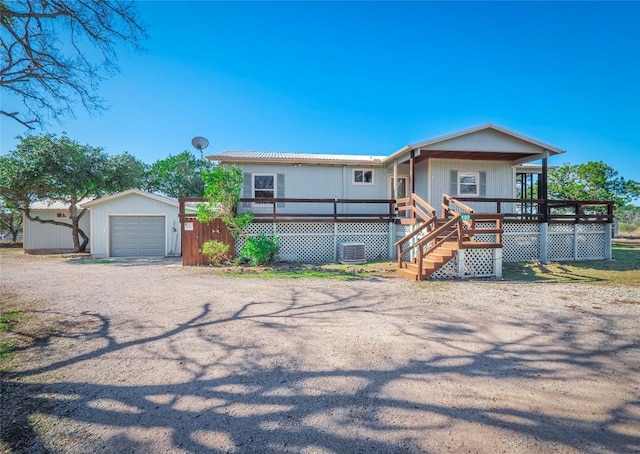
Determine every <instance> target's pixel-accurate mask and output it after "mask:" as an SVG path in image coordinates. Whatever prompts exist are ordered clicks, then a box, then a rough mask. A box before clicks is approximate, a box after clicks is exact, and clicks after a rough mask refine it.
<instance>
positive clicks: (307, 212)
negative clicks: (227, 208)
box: [238, 198, 396, 222]
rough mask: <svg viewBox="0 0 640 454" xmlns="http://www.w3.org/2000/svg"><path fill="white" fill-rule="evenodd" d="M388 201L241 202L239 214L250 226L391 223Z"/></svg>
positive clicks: (392, 207)
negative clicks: (245, 215)
mask: <svg viewBox="0 0 640 454" xmlns="http://www.w3.org/2000/svg"><path fill="white" fill-rule="evenodd" d="M395 206H396V201H395V200H392V199H296V198H242V199H240V204H239V206H238V212H239V213H253V220H254V222H287V221H290V222H291V221H295V222H393V221H394V219H395V218H396V212H395Z"/></svg>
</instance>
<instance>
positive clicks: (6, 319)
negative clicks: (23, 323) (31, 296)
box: [0, 309, 20, 333]
mask: <svg viewBox="0 0 640 454" xmlns="http://www.w3.org/2000/svg"><path fill="white" fill-rule="evenodd" d="M19 316H20V310H19V309H12V310H10V311H7V312H5V313H4V314H2V315H0V333H1V332H6V331H11V328H12V327H13V325H15V324H16V323H17V322H18V317H19Z"/></svg>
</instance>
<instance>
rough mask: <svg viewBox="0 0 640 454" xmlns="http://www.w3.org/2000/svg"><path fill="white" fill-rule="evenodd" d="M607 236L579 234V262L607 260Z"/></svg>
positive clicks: (597, 233)
mask: <svg viewBox="0 0 640 454" xmlns="http://www.w3.org/2000/svg"><path fill="white" fill-rule="evenodd" d="M605 241H606V234H605V233H599V232H595V233H594V232H589V233H581V234H580V233H579V234H578V260H581V259H582V260H585V259H587V260H601V259H604V258H605Z"/></svg>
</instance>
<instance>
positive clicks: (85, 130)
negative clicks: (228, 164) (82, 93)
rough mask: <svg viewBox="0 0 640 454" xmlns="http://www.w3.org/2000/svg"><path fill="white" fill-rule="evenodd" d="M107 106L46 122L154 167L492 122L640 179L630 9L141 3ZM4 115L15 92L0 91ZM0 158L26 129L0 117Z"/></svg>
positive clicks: (637, 9) (639, 94)
mask: <svg viewBox="0 0 640 454" xmlns="http://www.w3.org/2000/svg"><path fill="white" fill-rule="evenodd" d="M137 7H138V11H139V14H140V16H141V19H142V21H143V22H144V23H146V24H147V25H148V27H149V33H150V35H151V38H150V39H149V40H147V41H146V42H145V43H144V44H145V46H146V48H147V51H146V52H145V53H142V54H140V53H134V52H129V51H127V50H126V49H123V50H122V52H121V53H120V54H119V64H120V66H121V69H122V74H120V75H118V76H116V77H113V78H111V79H109V80H107V81H106V82H104V83H103V84H102V85H101V92H100V94H101V95H102V96H103V97H104V98H106V100H107V105H108V106H109V109H108V110H107V111H105V112H104V113H103V114H100V115H94V116H91V115H88V114H86V113H85V112H84V111H83V110H82V108H81V107H80V106H78V109H77V112H76V113H77V118H76V119H68V120H64V123H62V124H57V123H54V124H52V125H50V126H49V127H48V128H47V129H46V130H47V131H51V132H56V133H60V132H62V131H66V132H67V133H68V134H69V136H70V137H71V138H73V139H75V140H78V141H80V142H82V143H89V144H91V145H94V146H101V147H104V148H105V149H106V150H107V152H109V153H111V154H117V153H120V152H122V151H129V152H130V153H132V154H133V155H135V156H137V157H138V158H140V159H142V160H143V161H145V162H149V163H151V162H153V161H155V160H157V159H161V158H165V157H167V156H168V155H169V154H176V153H179V152H180V151H182V150H185V149H190V150H191V149H192V148H191V145H190V140H191V138H192V137H194V136H196V135H202V136H205V137H207V138H208V139H209V141H210V146H209V148H208V149H207V150H206V151H205V153H207V154H212V153H215V152H219V151H223V150H228V149H249V150H270V151H292V152H310V153H353V154H372V155H387V154H390V153H392V152H393V151H396V150H397V149H399V148H401V147H402V146H404V145H406V144H409V143H415V142H419V141H422V140H425V139H429V138H433V137H436V136H439V135H442V134H447V133H451V132H455V131H458V130H461V129H466V128H469V127H472V126H476V125H478V124H482V123H486V122H493V123H496V124H499V125H501V126H504V127H506V128H509V129H512V130H515V131H517V132H520V133H522V134H525V135H528V136H531V137H534V138H536V139H538V140H541V141H543V142H547V143H550V144H552V145H555V146H557V147H560V148H562V149H565V150H567V153H566V154H564V155H562V156H560V157H558V158H554V159H553V160H552V161H551V164H562V163H564V162H571V163H581V162H587V161H593V160H604V161H605V162H607V163H608V164H609V165H611V166H613V167H614V168H615V169H617V170H618V171H619V172H620V174H621V175H622V176H624V177H625V178H630V179H634V180H638V181H640V159H639V158H638V154H639V152H640V26H638V24H640V3H638V2H627V3H614V2H603V3H594V2H566V3H558V2H553V3H543V2H531V3H525V2H514V3H508V2H496V3H489V2H473V3H462V2H447V3H436V2H408V3H400V2H388V3H383V2H376V3H369V2H353V3H346V2H336V3H331V2H316V3H307V2H305V3H293V2H280V3H267V2H257V3H248V2H234V3H231V2H227V3H224V2H221V3H218V2H205V1H199V2H171V1H163V2H138V3H137ZM2 103H3V105H4V106H6V109H5V110H8V108H10V107H11V105H12V104H13V105H14V107H15V100H13V99H11V98H8V97H6V96H4V95H3V99H2ZM0 127H1V129H2V142H1V149H2V153H6V152H8V151H9V150H11V149H12V148H13V147H14V146H15V144H16V141H15V139H14V137H15V136H16V135H18V134H22V133H24V132H25V130H24V129H23V128H22V127H21V126H20V125H19V124H18V123H16V122H13V121H12V120H9V119H6V118H2V119H1V124H0Z"/></svg>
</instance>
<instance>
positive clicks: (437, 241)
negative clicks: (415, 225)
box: [395, 212, 462, 277]
mask: <svg viewBox="0 0 640 454" xmlns="http://www.w3.org/2000/svg"><path fill="white" fill-rule="evenodd" d="M460 219H461V216H460V214H459V213H455V212H454V213H453V214H452V217H451V218H450V219H448V220H447V221H446V222H445V223H444V224H442V225H440V226H437V227H436V228H435V229H433V230H432V231H430V232H429V233H428V234H427V235H425V236H423V237H422V238H420V239H419V240H418V241H416V242H415V243H413V244H409V247H407V248H406V249H403V246H404V245H405V244H406V243H407V241H408V240H409V239H410V238H408V237H409V235H407V236H405V237H404V238H402V239H401V240H399V241H397V242H396V243H395V244H396V247H397V248H398V268H401V267H402V257H403V255H405V254H407V253H410V252H411V251H412V250H414V249H416V248H417V249H418V257H417V263H416V264H417V265H418V273H419V274H420V277H422V273H423V269H422V267H423V264H424V258H425V257H426V256H427V255H429V254H430V253H431V252H433V251H434V250H435V249H436V248H438V247H439V246H441V245H442V244H444V243H445V242H447V241H449V240H450V239H452V238H453V237H454V236H455V237H457V238H456V241H457V243H458V245H460V242H461V241H462V223H461V220H460ZM429 223H430V224H432V225H434V226H435V225H437V224H436V219H435V218H432V219H431V220H430V221H429ZM454 225H455V228H452V227H453V226H454ZM424 228H425V226H421V227H420V229H418V230H416V231H414V232H412V233H411V234H410V235H411V238H413V237H414V236H416V235H417V234H418V233H419V232H420V231H424Z"/></svg>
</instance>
